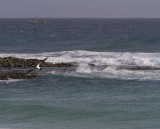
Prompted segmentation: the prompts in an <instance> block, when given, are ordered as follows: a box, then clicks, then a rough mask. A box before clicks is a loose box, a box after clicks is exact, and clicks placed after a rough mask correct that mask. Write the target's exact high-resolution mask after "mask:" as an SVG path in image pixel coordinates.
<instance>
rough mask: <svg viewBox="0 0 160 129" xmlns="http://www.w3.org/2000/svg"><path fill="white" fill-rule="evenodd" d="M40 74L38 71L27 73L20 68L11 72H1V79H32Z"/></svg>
mask: <svg viewBox="0 0 160 129" xmlns="http://www.w3.org/2000/svg"><path fill="white" fill-rule="evenodd" d="M38 76H39V75H38V74H36V73H32V74H26V73H25V72H20V71H18V70H16V71H10V72H0V80H8V79H10V78H12V79H32V78H36V77H38Z"/></svg>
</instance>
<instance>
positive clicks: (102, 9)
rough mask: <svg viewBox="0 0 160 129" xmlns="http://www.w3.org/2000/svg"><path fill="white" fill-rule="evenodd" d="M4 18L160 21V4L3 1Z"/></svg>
mask: <svg viewBox="0 0 160 129" xmlns="http://www.w3.org/2000/svg"><path fill="white" fill-rule="evenodd" d="M0 17H1V18H3V17H6V18H7V17H11V18H13V17H50V18H63V17H64V18H72V17H73V18H79V17H85V18H86V17H87V18H94V17H95V18H101V17H102V18H160V0H0Z"/></svg>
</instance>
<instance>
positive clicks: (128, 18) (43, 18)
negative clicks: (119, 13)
mask: <svg viewBox="0 0 160 129" xmlns="http://www.w3.org/2000/svg"><path fill="white" fill-rule="evenodd" d="M0 19H160V17H0Z"/></svg>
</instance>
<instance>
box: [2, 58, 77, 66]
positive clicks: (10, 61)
mask: <svg viewBox="0 0 160 129" xmlns="http://www.w3.org/2000/svg"><path fill="white" fill-rule="evenodd" d="M41 61H42V60H38V59H23V58H15V57H3V58H2V57H0V67H4V68H26V67H36V65H37V64H38V63H40V62H41ZM72 66H74V64H73V63H56V64H52V63H49V62H43V63H42V64H41V67H72Z"/></svg>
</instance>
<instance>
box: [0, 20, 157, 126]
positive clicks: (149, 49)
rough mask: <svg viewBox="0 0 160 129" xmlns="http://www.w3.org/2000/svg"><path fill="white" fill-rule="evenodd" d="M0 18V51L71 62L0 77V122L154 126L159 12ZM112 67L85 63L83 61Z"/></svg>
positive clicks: (11, 123)
mask: <svg viewBox="0 0 160 129" xmlns="http://www.w3.org/2000/svg"><path fill="white" fill-rule="evenodd" d="M29 20H30V19H1V20H0V46H1V47H0V53H1V54H0V56H1V57H5V56H14V57H22V58H39V59H43V58H45V57H46V56H48V59H47V61H48V62H51V63H59V62H76V63H77V64H79V67H78V68H76V70H75V71H73V72H59V71H56V70H54V69H52V70H51V71H49V72H47V73H45V75H43V76H41V77H38V78H36V79H31V80H9V81H0V128H11V129H15V128H16V129H17V128H18V129H44V128H46V129H159V128H160V123H159V119H160V109H159V107H160V97H159V95H160V87H159V81H160V71H159V70H148V71H130V70H117V69H116V68H115V66H117V65H127V66H128V65H133V66H151V67H155V66H156V67H160V58H159V57H160V45H159V42H160V38H159V34H160V19H47V23H46V24H31V23H29V22H28V21H29ZM89 63H94V64H96V65H110V66H111V67H109V68H105V69H101V68H97V69H96V68H95V69H94V68H89V67H88V64H89Z"/></svg>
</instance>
